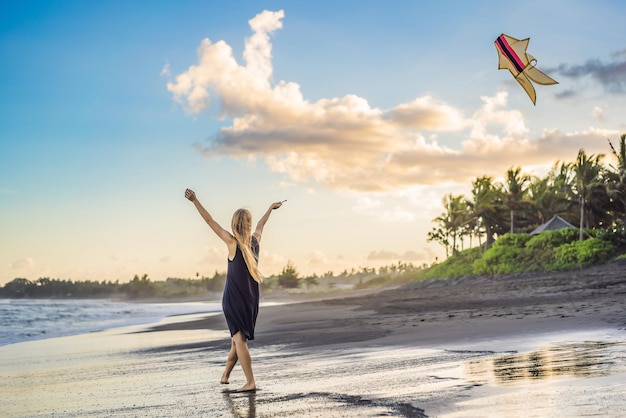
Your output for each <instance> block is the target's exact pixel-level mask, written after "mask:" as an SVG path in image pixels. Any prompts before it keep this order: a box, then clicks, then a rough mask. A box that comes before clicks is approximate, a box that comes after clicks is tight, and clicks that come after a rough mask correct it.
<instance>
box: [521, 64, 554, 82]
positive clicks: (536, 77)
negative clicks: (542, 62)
mask: <svg viewBox="0 0 626 418" xmlns="http://www.w3.org/2000/svg"><path fill="white" fill-rule="evenodd" d="M524 73H525V74H526V75H527V76H528V78H530V79H531V80H532V81H534V82H535V83H537V84H542V85H544V86H547V85H549V84H559V82H558V81H556V80H554V79H552V78H550V77H549V76H548V75H546V74H545V73H543V72H541V71H539V70H538V69H536V68H535V67H531V66H528V67H526V69H524Z"/></svg>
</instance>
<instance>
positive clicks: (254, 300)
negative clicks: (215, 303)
mask: <svg viewBox="0 0 626 418" xmlns="http://www.w3.org/2000/svg"><path fill="white" fill-rule="evenodd" d="M252 253H253V254H254V257H255V258H257V259H258V257H259V242H258V241H257V239H256V238H255V237H254V236H253V237H252ZM222 310H223V311H224V316H225V317H226V323H227V324H228V329H229V331H230V335H231V337H232V336H234V335H235V334H236V333H238V332H239V331H241V332H242V333H243V335H244V336H245V337H246V339H248V340H254V326H255V325H256V317H257V315H258V313H259V283H257V282H256V281H255V280H254V279H253V278H252V275H251V274H250V271H248V266H247V265H246V261H245V260H244V258H243V254H242V253H241V250H240V249H239V245H237V251H236V252H235V257H233V259H232V260H228V272H227V273H226V285H225V286H224V295H223V296H222Z"/></svg>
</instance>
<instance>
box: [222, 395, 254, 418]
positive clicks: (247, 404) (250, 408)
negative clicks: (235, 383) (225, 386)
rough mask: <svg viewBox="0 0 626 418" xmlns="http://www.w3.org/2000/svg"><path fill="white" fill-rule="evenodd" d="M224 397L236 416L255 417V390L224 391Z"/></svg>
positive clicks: (240, 417) (242, 417)
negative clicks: (243, 391) (240, 391)
mask: <svg viewBox="0 0 626 418" xmlns="http://www.w3.org/2000/svg"><path fill="white" fill-rule="evenodd" d="M224 399H225V400H226V403H227V404H228V406H229V407H230V411H231V412H232V414H233V416H234V417H236V418H254V417H256V392H245V393H237V392H227V391H226V392H224Z"/></svg>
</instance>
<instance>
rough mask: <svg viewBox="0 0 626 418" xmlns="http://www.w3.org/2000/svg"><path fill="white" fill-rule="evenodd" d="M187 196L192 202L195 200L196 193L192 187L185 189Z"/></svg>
mask: <svg viewBox="0 0 626 418" xmlns="http://www.w3.org/2000/svg"><path fill="white" fill-rule="evenodd" d="M185 197H186V198H187V199H189V200H190V201H191V202H193V201H194V200H196V194H195V193H194V191H193V190H191V189H187V190H185Z"/></svg>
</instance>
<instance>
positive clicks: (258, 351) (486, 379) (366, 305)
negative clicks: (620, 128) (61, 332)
mask: <svg viewBox="0 0 626 418" xmlns="http://www.w3.org/2000/svg"><path fill="white" fill-rule="evenodd" d="M625 272H626V263H625V262H623V261H621V262H620V261H616V262H612V263H609V264H607V265H604V266H598V267H592V268H588V269H584V270H577V271H571V272H557V273H525V274H518V275H511V276H504V277H471V278H470V277H468V278H460V279H445V280H428V281H420V282H413V283H409V284H407V285H403V286H400V287H398V288H395V289H386V290H369V291H361V292H346V293H339V294H337V293H335V294H328V295H309V296H302V295H298V296H297V297H294V298H292V299H290V298H289V297H288V296H285V295H284V294H282V295H275V294H268V295H263V296H262V301H264V302H266V303H267V302H276V303H280V304H277V305H275V306H262V308H261V311H260V314H259V319H258V323H257V330H256V339H255V340H254V341H251V342H250V343H249V346H250V351H251V354H252V358H253V367H254V371H255V378H256V381H257V386H258V390H257V392H256V393H247V394H246V393H229V391H228V389H236V388H237V387H239V386H241V385H243V383H244V378H243V372H242V371H241V368H240V367H239V366H237V367H236V368H235V370H234V371H233V374H232V376H231V383H230V385H220V384H219V379H220V376H221V373H222V371H223V364H224V361H225V358H226V354H227V352H228V349H229V347H230V342H229V334H228V332H227V328H226V326H225V322H224V319H223V316H222V315H221V314H219V313H218V314H203V315H181V316H177V317H171V318H167V319H166V321H163V322H161V323H158V324H152V325H148V326H145V325H143V326H132V327H125V328H115V329H110V330H107V331H102V332H94V333H89V334H82V335H76V336H68V337H62V338H51V339H46V340H40V341H31V342H22V343H17V344H10V345H6V346H3V347H0V358H1V359H2V362H1V364H0V376H1V377H2V379H1V383H0V399H1V400H2V404H3V412H2V414H1V415H2V416H10V417H18V416H28V417H37V416H42V417H43V416H76V417H78V416H129V417H131V416H137V417H143V416H160V417H161V416H191V417H201V416H202V417H233V416H234V417H291V416H318V417H327V416H329V417H335V416H336V417H346V416H347V417H350V416H354V417H357V416H358V417H363V416H365V417H367V416H398V417H423V416H428V417H439V416H440V417H485V416H494V417H496V416H498V417H499V416H513V417H515V416H524V417H528V416H536V417H546V416H615V417H617V416H623V411H624V410H626V310H625V306H626V299H625V297H626V273H625ZM307 298H308V299H311V300H307ZM312 299H314V300H312Z"/></svg>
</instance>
